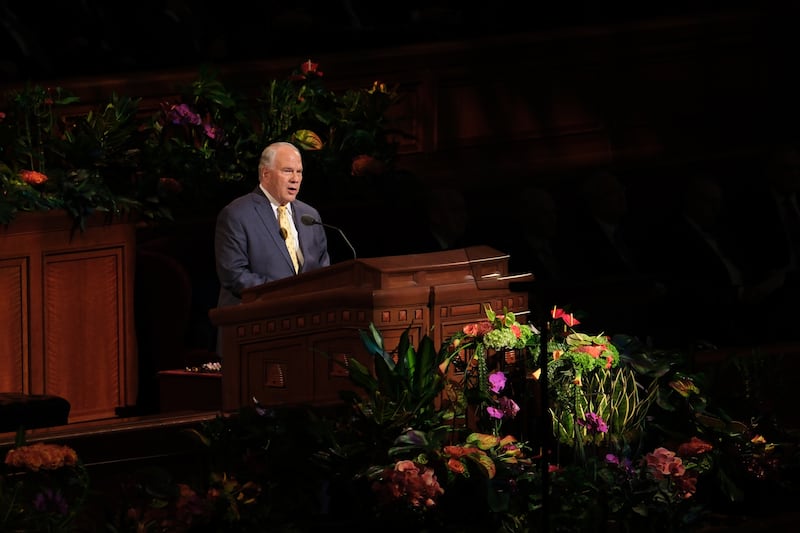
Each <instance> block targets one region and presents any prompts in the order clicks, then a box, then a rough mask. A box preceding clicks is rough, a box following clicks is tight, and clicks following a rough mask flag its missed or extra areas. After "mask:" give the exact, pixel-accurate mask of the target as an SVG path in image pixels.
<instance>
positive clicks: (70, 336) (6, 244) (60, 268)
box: [0, 212, 138, 422]
mask: <svg viewBox="0 0 800 533" xmlns="http://www.w3.org/2000/svg"><path fill="white" fill-rule="evenodd" d="M135 239H136V230H135V225H134V222H133V221H122V220H116V221H112V222H111V223H107V221H105V220H104V219H103V218H102V217H98V218H94V219H91V220H90V221H89V222H88V224H87V228H86V230H85V231H83V232H81V231H74V229H73V227H72V219H71V218H70V217H68V216H67V215H66V214H65V213H63V212H47V213H21V214H20V215H19V216H18V217H17V218H15V220H14V221H13V222H12V223H11V224H9V225H8V226H7V227H5V228H4V229H3V230H2V231H1V232H0V285H2V288H3V289H4V290H3V294H4V299H3V304H2V305H0V320H1V322H0V323H2V324H3V326H2V327H3V331H2V335H3V338H4V340H3V341H2V342H0V375H1V376H2V378H0V388H2V389H10V390H4V392H23V393H30V394H53V395H57V396H62V397H64V398H65V399H66V400H67V401H69V402H70V405H71V412H70V421H71V422H73V421H84V420H95V419H101V418H109V417H113V416H115V415H116V411H117V409H118V408H123V407H128V406H133V405H135V403H136V394H137V385H138V361H137V351H136V334H135V326H134V316H133V281H134V268H135ZM6 295H7V296H8V298H6Z"/></svg>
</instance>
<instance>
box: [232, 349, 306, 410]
mask: <svg viewBox="0 0 800 533" xmlns="http://www.w3.org/2000/svg"><path fill="white" fill-rule="evenodd" d="M241 359H242V366H241V370H242V375H241V381H242V383H244V384H245V386H246V388H245V390H244V391H243V392H245V394H246V395H247V400H248V402H251V401H252V398H255V399H256V400H258V402H259V403H261V404H262V405H292V404H300V403H307V402H309V401H310V400H311V398H312V397H313V391H314V365H313V359H312V358H311V357H310V356H309V343H308V338H307V337H293V338H288V339H281V340H278V341H271V342H259V343H255V344H252V345H248V346H244V347H242V352H241Z"/></svg>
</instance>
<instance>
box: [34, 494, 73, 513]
mask: <svg viewBox="0 0 800 533" xmlns="http://www.w3.org/2000/svg"><path fill="white" fill-rule="evenodd" d="M33 508H34V509H36V510H37V511H40V512H43V513H44V512H52V513H56V514H60V515H61V516H66V514H67V511H68V510H69V506H68V505H67V501H66V500H65V499H64V496H62V494H61V491H55V492H53V490H52V489H44V490H43V491H42V492H40V493H38V494H37V495H36V497H35V498H34V499H33Z"/></svg>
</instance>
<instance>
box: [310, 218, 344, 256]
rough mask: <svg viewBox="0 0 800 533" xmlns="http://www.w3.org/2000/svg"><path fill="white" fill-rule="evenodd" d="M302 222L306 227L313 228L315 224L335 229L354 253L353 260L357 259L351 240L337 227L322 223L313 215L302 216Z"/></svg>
mask: <svg viewBox="0 0 800 533" xmlns="http://www.w3.org/2000/svg"><path fill="white" fill-rule="evenodd" d="M300 222H302V223H303V224H305V225H306V226H313V225H314V224H318V225H320V226H322V227H323V228H330V229H335V230H336V231H338V232H339V235H341V236H342V239H344V242H346V243H347V246H349V247H350V251H351V252H353V259H357V256H356V249H355V248H354V247H353V245H352V244H351V243H350V239H348V238H347V235H345V234H344V231H342V230H341V228H337V227H336V226H331V225H330V224H325V223H323V222H320V221H319V220H317V219H316V218H314V217H312V216H311V215H303V216H301V217H300Z"/></svg>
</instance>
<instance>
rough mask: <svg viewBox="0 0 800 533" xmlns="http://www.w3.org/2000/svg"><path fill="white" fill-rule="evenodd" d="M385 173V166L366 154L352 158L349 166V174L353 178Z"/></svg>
mask: <svg viewBox="0 0 800 533" xmlns="http://www.w3.org/2000/svg"><path fill="white" fill-rule="evenodd" d="M385 171H386V166H385V165H384V164H383V162H382V161H380V160H379V159H375V158H374V157H372V156H371V155H366V154H361V155H357V156H356V157H354V158H353V162H352V165H351V166H350V173H351V174H352V175H353V176H380V175H381V174H383V173H384V172H385Z"/></svg>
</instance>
